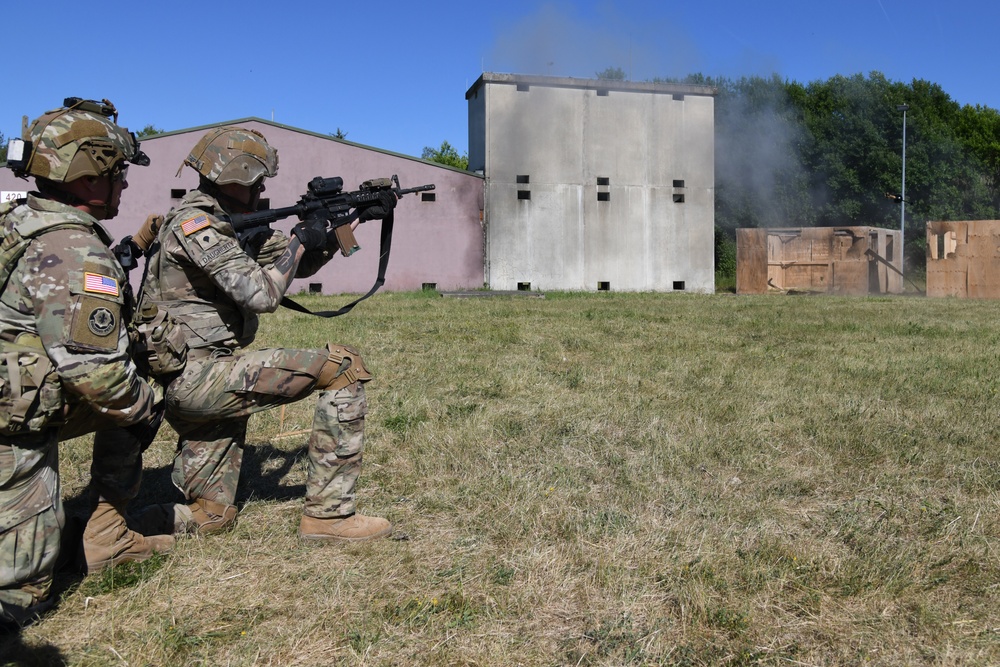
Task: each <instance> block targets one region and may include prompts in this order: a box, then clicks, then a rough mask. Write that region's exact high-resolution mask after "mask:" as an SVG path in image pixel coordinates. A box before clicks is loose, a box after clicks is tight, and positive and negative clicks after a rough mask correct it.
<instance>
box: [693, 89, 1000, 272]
mask: <svg viewBox="0 0 1000 667" xmlns="http://www.w3.org/2000/svg"><path fill="white" fill-rule="evenodd" d="M683 83H691V84H700V85H709V86H714V87H715V88H716V89H717V91H718V93H717V96H716V102H715V121H716V133H715V135H716V143H715V168H716V198H715V222H716V227H717V234H716V237H717V245H718V244H719V243H720V242H721V243H722V244H728V243H731V239H732V238H734V236H735V230H736V229H738V228H740V227H810V226H833V225H838V226H839V225H865V226H875V227H887V228H894V229H899V227H900V205H901V202H900V198H901V195H902V171H903V156H902V153H903V150H902V148H903V111H902V110H901V109H900V107H901V106H902V105H906V106H907V107H908V108H907V110H906V202H905V203H906V207H905V231H904V234H905V246H906V251H907V258H908V260H909V261H913V260H918V265H922V264H923V255H924V245H925V243H926V239H925V233H924V230H925V223H926V222H927V221H929V220H983V219H998V218H1000V113H998V112H997V110H995V109H992V108H990V107H986V106H980V105H976V106H970V105H965V106H963V105H960V104H958V103H957V102H955V101H954V100H952V99H951V98H950V97H949V96H948V94H947V93H945V92H944V90H942V89H941V87H940V86H939V85H937V84H934V83H931V82H929V81H923V80H914V81H912V82H910V83H901V82H895V81H890V80H888V79H886V77H885V76H883V75H882V74H881V73H879V72H872V73H870V74H869V75H867V76H865V75H862V74H857V75H854V76H834V77H831V78H830V79H827V80H826V81H816V82H813V83H809V84H801V83H797V82H793V81H787V80H782V79H781V78H779V77H778V76H776V75H775V76H772V77H770V78H766V77H745V78H741V79H725V78H717V79H713V78H710V77H705V76H701V75H694V76H689V77H687V78H685V79H684V80H683ZM717 250H718V248H717ZM717 259H718V258H717ZM723 263H724V264H725V262H723Z"/></svg>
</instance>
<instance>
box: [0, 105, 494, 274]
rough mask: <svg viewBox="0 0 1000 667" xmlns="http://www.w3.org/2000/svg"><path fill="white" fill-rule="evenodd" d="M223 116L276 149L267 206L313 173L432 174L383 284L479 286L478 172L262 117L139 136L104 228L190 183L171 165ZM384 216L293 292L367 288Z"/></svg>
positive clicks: (286, 199)
mask: <svg viewBox="0 0 1000 667" xmlns="http://www.w3.org/2000/svg"><path fill="white" fill-rule="evenodd" d="M224 125H238V126H241V127H245V128H251V129H255V130H257V131H259V132H260V133H261V134H263V135H264V136H265V137H266V138H267V141H268V143H270V144H271V145H272V146H274V147H275V148H277V149H278V157H279V161H278V164H279V168H278V175H277V176H276V177H275V178H272V179H268V181H267V190H266V192H264V195H263V197H264V198H265V199H267V201H268V202H269V207H271V208H280V207H284V206H291V205H293V204H295V203H296V202H297V201H298V198H299V197H300V196H301V195H302V194H304V193H305V192H306V184H307V183H308V182H309V181H310V180H312V179H313V178H314V177H316V176H323V177H331V176H340V177H342V178H343V179H344V189H345V190H356V189H357V188H358V185H359V184H360V183H361V182H362V181H365V180H368V179H370V178H381V177H389V176H392V175H393V174H397V175H398V176H399V182H400V184H401V185H402V186H403V187H404V188H407V187H413V186H416V185H424V184H426V183H434V184H435V186H436V189H435V190H433V191H431V192H426V193H415V194H410V195H406V196H405V197H403V198H402V199H401V200H400V202H399V205H398V206H397V208H396V214H395V227H394V233H393V239H392V254H391V258H390V260H389V269H388V271H387V273H386V282H385V287H384V288H383V289H387V290H400V291H403V290H419V289H421V288H423V287H430V286H433V287H435V288H437V289H440V290H455V289H470V288H479V287H482V286H483V280H484V274H483V266H484V265H483V228H482V210H483V178H482V177H481V176H479V175H476V174H473V173H470V172H466V171H461V170H458V169H453V168H451V167H445V166H443V165H439V164H436V163H434V162H428V161H426V160H421V159H418V158H414V157H410V156H407V155H400V154H398V153H390V152H388V151H383V150H379V149H377V148H372V147H370V146H362V145H360V144H354V143H351V142H349V141H343V140H340V139H335V138H333V137H331V136H328V135H324V134H317V133H313V132H307V131H305V130H300V129H297V128H293V127H288V126H286V125H280V124H278V123H274V122H270V121H266V120H262V119H260V118H243V119H240V120H234V121H229V122H225V123H217V124H213V125H206V126H203V127H195V128H191V129H187V130H179V131H176V132H165V133H163V134H158V135H155V136H152V137H147V138H146V139H144V140H142V150H143V151H144V152H145V153H146V154H147V155H149V157H150V160H151V162H152V163H151V165H150V166H149V167H146V168H141V167H135V168H133V169H131V170H129V177H128V182H129V188H128V191H127V192H126V193H125V195H124V197H122V199H123V201H122V207H121V212H120V213H119V215H118V217H116V218H115V219H114V220H111V221H109V222H108V223H107V227H108V230H109V231H110V232H111V233H112V234H113V235H114V236H115V237H116V238H121V237H122V236H125V235H126V234H132V233H134V232H135V231H136V229H137V228H138V226H139V225H140V224H141V223H142V221H143V220H145V219H146V216H147V215H148V214H150V213H165V212H166V211H168V210H169V209H170V208H171V207H172V206H174V205H175V204H177V202H178V200H179V199H180V198H181V197H183V196H184V194H185V193H187V191H188V190H190V189H192V188H194V187H196V186H197V185H198V174H197V173H196V172H195V171H194V170H193V169H190V168H189V167H185V168H183V169H182V170H181V171H180V174H179V175H178V176H176V177H175V174H176V173H177V169H178V167H180V165H181V163H182V162H183V160H184V158H185V157H187V155H188V152H189V151H190V150H191V149H192V148H193V147H194V145H195V144H196V143H197V142H198V140H199V139H200V138H201V136H202V135H203V134H204V133H205V132H206V131H208V130H209V129H211V128H213V127H219V126H224ZM33 188H34V182H33V180H32V181H24V180H21V179H18V178H16V177H15V176H14V174H13V173H12V172H11V171H10V170H8V169H0V198H6V197H9V196H12V193H17V192H23V191H26V190H31V189H33ZM295 222H296V220H295V219H294V218H290V219H286V220H283V221H281V222H278V223H276V224H275V226H276V227H277V228H279V229H282V230H284V231H286V232H287V230H289V229H290V228H291V226H292V225H293V224H294V223H295ZM380 224H381V223H379V222H369V223H367V224H365V225H362V226H361V227H359V228H358V230H357V232H356V233H355V236H356V237H357V239H358V243H359V244H360V245H361V250H360V251H359V252H356V253H355V254H354V255H352V256H351V257H349V258H344V257H340V256H339V255H338V256H337V257H335V258H334V259H333V260H331V261H330V263H329V264H327V265H326V266H325V267H323V269H321V270H320V271H319V273H317V274H316V275H315V276H312V277H311V278H308V279H303V280H296V281H295V282H294V283H293V285H292V289H291V290H290V291H289V293H290V294H294V293H297V292H321V293H323V294H338V293H360V292H367V291H368V289H369V288H370V287H371V285H372V283H373V282H374V281H375V278H376V276H377V275H378V255H379V225H380ZM140 275H141V265H140V270H139V271H133V275H132V280H133V282H137V281H138V279H139V276H140Z"/></svg>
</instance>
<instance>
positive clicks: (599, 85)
mask: <svg viewBox="0 0 1000 667" xmlns="http://www.w3.org/2000/svg"><path fill="white" fill-rule="evenodd" d="M487 83H495V84H501V85H528V86H546V87H549V88H580V89H584V90H601V91H605V90H607V91H612V90H613V91H618V92H627V93H653V94H659V95H709V96H714V95H715V94H716V92H717V89H716V88H714V87H712V86H696V85H692V84H687V83H653V82H651V81H619V80H617V79H576V78H573V77H560V76H540V75H535V74H499V73H497V72H483V74H482V76H480V77H479V78H478V79H477V80H476V82H475V83H474V84H472V86H471V87H470V88H469V90H468V91H466V93H465V99H469V98H470V97H472V95H474V94H475V93H476V91H477V90H479V88H481V87H483V86H484V85H485V84H487Z"/></svg>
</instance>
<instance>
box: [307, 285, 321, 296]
mask: <svg viewBox="0 0 1000 667" xmlns="http://www.w3.org/2000/svg"><path fill="white" fill-rule="evenodd" d="M309 293H310V294H322V293H323V283H309Z"/></svg>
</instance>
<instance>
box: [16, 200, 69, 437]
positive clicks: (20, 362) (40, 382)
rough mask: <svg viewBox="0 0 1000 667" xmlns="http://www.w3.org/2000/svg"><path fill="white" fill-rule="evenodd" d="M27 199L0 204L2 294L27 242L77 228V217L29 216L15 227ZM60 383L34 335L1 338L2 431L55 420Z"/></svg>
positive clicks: (29, 429) (35, 428)
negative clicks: (14, 216) (14, 214)
mask: <svg viewBox="0 0 1000 667" xmlns="http://www.w3.org/2000/svg"><path fill="white" fill-rule="evenodd" d="M24 203H25V200H23V199H20V200H16V201H12V202H8V203H6V204H3V205H0V234H2V235H3V238H2V239H0V293H2V292H3V291H4V290H6V288H7V283H8V281H9V280H10V277H11V275H12V274H13V273H14V269H15V268H16V267H17V262H18V261H19V260H20V259H21V257H22V256H23V255H24V253H25V251H27V249H28V245H29V244H30V243H31V241H32V240H33V239H34V238H35V237H37V236H39V235H41V234H43V233H45V232H49V231H52V230H55V229H63V228H66V227H77V228H81V229H87V226H86V225H83V224H81V223H79V222H63V221H52V220H48V221H47V220H44V219H33V220H28V221H23V222H20V223H18V224H16V225H14V226H13V227H8V226H7V225H6V224H4V221H5V219H6V217H7V216H8V215H9V214H10V212H11V211H13V210H14V209H15V208H17V207H18V206H20V205H22V204H24ZM62 403H63V402H62V385H61V383H60V382H59V376H58V375H57V374H56V371H55V367H54V366H53V365H52V361H51V360H50V359H49V357H48V355H47V354H46V353H45V349H44V348H43V347H42V340H41V338H39V337H38V335H37V334H29V333H22V334H20V335H19V336H18V337H17V341H16V342H14V343H12V342H8V341H0V435H7V436H11V435H23V434H25V433H37V432H39V431H43V430H45V429H46V428H48V427H50V426H52V425H53V423H52V422H53V417H56V416H58V415H61V413H62Z"/></svg>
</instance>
